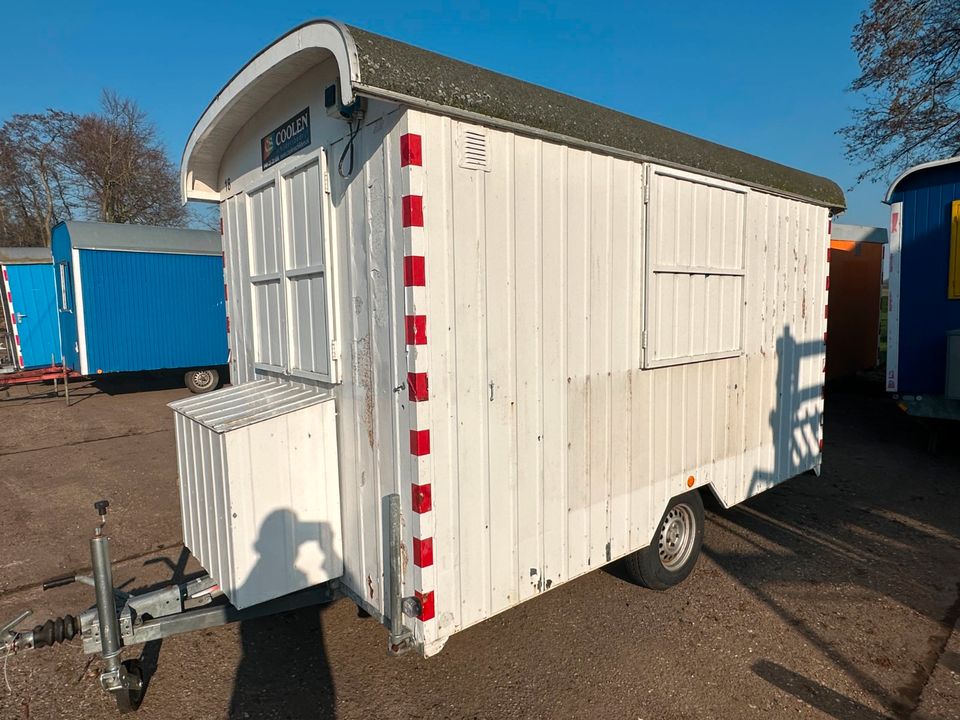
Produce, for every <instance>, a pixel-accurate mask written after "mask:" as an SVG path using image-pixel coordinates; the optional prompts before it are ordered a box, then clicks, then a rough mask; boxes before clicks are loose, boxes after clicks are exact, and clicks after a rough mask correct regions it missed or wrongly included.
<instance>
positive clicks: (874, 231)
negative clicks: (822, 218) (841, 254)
mask: <svg viewBox="0 0 960 720" xmlns="http://www.w3.org/2000/svg"><path fill="white" fill-rule="evenodd" d="M830 237H831V239H833V240H850V241H852V242H870V243H880V244H883V243H886V242H887V229H886V228H881V227H871V226H870V225H841V224H840V223H833V228H832V231H831V233H830Z"/></svg>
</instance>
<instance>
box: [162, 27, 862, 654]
mask: <svg viewBox="0 0 960 720" xmlns="http://www.w3.org/2000/svg"><path fill="white" fill-rule="evenodd" d="M181 173H182V182H183V193H184V199H185V200H200V201H208V202H216V203H219V204H220V207H221V212H222V217H223V233H224V239H225V248H226V265H227V283H228V286H229V293H228V295H229V313H230V328H231V334H230V337H231V374H232V380H233V383H234V384H235V385H238V386H239V388H232V389H228V390H224V391H221V393H222V396H223V398H224V401H223V406H222V407H223V408H226V409H227V411H226V417H224V416H222V413H221V415H217V413H216V408H214V421H213V422H212V423H211V422H210V421H208V420H207V419H205V417H204V412H209V411H210V408H211V407H213V406H215V405H216V400H217V397H218V394H213V395H208V396H206V397H203V398H197V399H188V400H185V401H181V402H179V403H176V404H174V406H173V407H174V409H175V410H176V411H177V413H178V415H179V417H180V419H179V420H178V441H179V452H180V453H181V483H182V487H183V488H184V492H183V518H184V532H185V536H186V543H187V545H188V547H189V548H190V549H191V551H192V552H193V553H194V554H195V555H196V556H197V557H198V558H199V559H200V561H201V562H202V563H203V565H204V567H206V568H208V569H210V570H211V571H212V570H213V569H214V568H222V570H221V571H220V572H218V573H216V574H215V575H214V579H215V580H217V581H218V582H219V583H220V584H221V586H222V588H223V590H224V591H225V592H226V594H227V596H228V597H230V598H231V600H233V601H234V602H235V603H237V604H242V602H243V598H244V597H246V596H249V597H255V598H257V599H258V600H263V599H268V598H269V597H274V596H279V595H283V594H285V593H289V592H291V591H293V590H296V589H298V588H300V587H304V586H308V585H310V584H314V583H317V582H322V581H325V580H335V579H336V580H338V581H339V587H340V588H341V589H342V590H343V591H344V592H346V593H347V594H348V595H350V596H351V597H352V598H353V599H354V600H355V601H356V602H357V603H358V604H359V605H360V606H361V607H362V608H363V609H365V610H366V611H367V612H369V613H371V614H372V615H374V616H375V617H377V618H380V619H381V620H383V621H385V622H386V621H387V620H388V619H392V620H393V626H392V629H393V630H394V638H393V640H394V644H395V645H397V644H401V643H402V642H404V641H406V642H408V643H409V644H411V645H413V646H415V647H416V648H417V649H419V650H420V652H422V653H423V654H424V655H431V654H434V653H436V652H438V651H439V650H440V648H441V647H442V646H443V644H444V642H445V641H446V640H447V638H449V637H450V636H451V635H452V634H454V633H456V632H458V631H460V630H462V629H464V628H466V627H468V626H470V625H472V624H474V623H477V622H479V621H481V620H483V619H485V618H488V617H490V616H492V615H494V614H496V613H498V612H502V611H503V610H506V609H508V608H510V607H512V606H514V605H516V604H518V603H520V602H522V601H524V600H527V599H530V598H534V597H536V596H537V595H538V594H540V593H542V592H545V591H546V590H548V589H550V588H552V587H556V586H557V585H560V584H562V583H564V582H567V581H568V580H571V579H572V578H575V577H577V576H578V575H582V574H583V573H586V572H589V571H590V570H593V569H595V568H597V567H600V566H602V565H604V564H606V563H609V562H611V561H614V560H617V559H618V558H623V557H625V556H629V557H630V558H631V560H630V567H631V569H632V572H633V573H634V574H635V575H636V576H637V577H638V579H640V580H642V581H645V582H646V583H647V584H650V585H653V586H656V587H664V586H667V585H670V584H672V583H673V582H676V581H677V580H678V579H680V578H682V577H684V576H685V575H686V574H687V573H688V572H689V571H690V568H691V567H692V564H693V561H695V559H696V555H697V552H698V550H699V542H700V539H701V536H702V505H701V504H700V501H699V496H698V495H697V493H698V492H702V491H704V490H705V489H707V488H709V489H710V491H711V492H712V493H713V494H715V495H716V496H717V497H718V498H719V500H720V501H721V502H722V503H723V504H724V505H725V506H730V505H733V504H735V503H738V502H741V501H742V500H744V499H746V498H749V497H751V496H752V495H755V494H756V493H758V492H760V491H762V490H765V489H767V488H769V487H771V486H773V485H775V484H776V483H778V482H781V481H783V480H786V479H788V478H790V477H793V476H795V475H797V474H799V473H802V472H804V471H807V470H811V469H819V464H820V451H821V446H822V427H821V425H822V422H821V421H822V412H823V400H822V394H821V388H822V385H823V377H824V376H823V370H824V347H825V341H826V304H827V291H826V288H827V272H828V265H827V262H828V252H827V250H828V247H829V239H830V236H829V230H828V225H829V221H830V217H831V214H832V213H834V212H836V211H838V210H840V209H842V208H843V206H844V198H843V194H842V192H841V191H840V189H839V188H838V187H837V186H836V185H835V184H834V183H832V182H830V181H828V180H825V179H822V178H818V177H815V176H812V175H808V174H806V173H802V172H800V171H797V170H792V169H789V168H786V167H783V166H781V165H777V164H774V163H771V162H768V161H766V160H762V159H760V158H756V157H753V156H750V155H746V154H744V153H741V152H738V151H735V150H731V149H728V148H724V147H721V146H719V145H715V144H712V143H709V142H706V141H703V140H699V139H697V138H693V137H691V136H688V135H684V134H681V133H678V132H675V131H672V130H669V129H666V128H663V127H660V126H657V125H653V124H650V123H647V122H645V121H642V120H638V119H636V118H632V117H629V116H626V115H623V114H620V113H617V112H614V111H612V110H607V109H604V108H601V107H598V106H595V105H592V104H589V103H586V102H583V101H580V100H577V99H574V98H572V97H569V96H565V95H561V94H559V93H554V92H552V91H549V90H546V89H543V88H540V87H536V86H533V85H529V84H527V83H523V82H521V81H518V80H514V79H511V78H507V77H504V76H501V75H498V74H495V73H492V72H488V71H485V70H482V69H479V68H476V67H473V66H470V65H466V64H463V63H460V62H458V61H455V60H451V59H449V58H445V57H441V56H438V55H435V54H433V53H430V52H427V51H424V50H420V49H418V48H414V47H411V46H409V45H405V44H403V43H400V42H396V41H394V40H390V39H387V38H384V37H381V36H378V35H374V34H371V33H368V32H365V31H362V30H358V29H354V28H348V27H346V26H344V25H341V24H339V23H336V22H331V21H315V22H310V23H307V24H305V25H302V26H300V27H298V28H296V29H294V30H292V31H291V32H290V33H288V34H287V35H285V36H283V37H281V38H280V39H279V40H277V41H276V42H275V43H273V44H272V45H270V46H269V47H268V48H266V49H265V50H263V51H262V52H261V53H259V54H258V55H257V56H256V57H255V58H254V59H252V60H251V61H250V62H249V63H248V64H247V65H246V66H244V67H243V68H242V69H241V70H240V71H239V72H238V73H237V74H236V75H235V76H234V77H233V78H232V79H231V80H230V81H229V82H228V83H227V85H226V86H225V87H224V88H223V89H222V90H221V91H220V92H219V93H218V94H217V96H216V97H215V99H214V100H213V102H212V103H211V104H210V106H209V107H208V108H207V110H206V111H205V112H204V113H203V115H202V117H201V118H200V120H199V121H198V123H197V125H196V127H195V128H194V130H193V132H192V134H191V136H190V139H189V141H188V143H187V146H186V149H185V151H184V156H183V165H182V169H181ZM265 381H270V382H265ZM291 386H294V387H295V388H297V389H298V390H299V391H300V392H299V394H298V397H299V396H300V395H302V394H303V393H314V394H315V395H316V402H314V403H312V404H310V403H304V402H303V401H302V399H301V400H299V401H298V402H297V403H295V404H294V405H293V406H292V408H293V409H294V410H295V411H296V412H295V414H294V415H293V416H291V417H293V418H302V417H306V416H309V415H310V413H318V418H320V419H319V420H316V421H313V422H314V424H316V425H317V427H326V425H324V423H323V422H322V420H323V418H332V417H333V411H332V409H330V408H333V407H335V416H336V423H335V424H336V427H335V429H332V428H331V429H329V430H327V431H325V432H324V434H323V435H322V437H319V438H314V437H312V436H311V435H309V434H304V433H303V432H301V430H302V427H303V425H302V423H301V422H300V421H295V420H293V419H292V420H291V421H290V422H289V423H287V424H286V425H285V426H284V425H282V424H280V425H277V428H279V429H276V430H275V431H272V432H271V433H270V434H269V438H268V437H266V436H264V434H263V433H261V434H260V435H259V436H258V438H259V439H258V440H257V441H256V442H255V443H253V442H251V443H250V444H249V446H248V447H244V448H238V449H236V452H237V453H239V454H241V455H242V454H244V453H246V454H247V455H248V456H249V458H251V460H250V463H251V464H252V465H256V466H258V467H259V468H260V470H259V471H258V472H257V473H255V474H253V475H247V476H244V478H243V480H242V482H233V481H231V480H230V479H229V478H228V477H225V476H224V473H229V472H233V467H234V465H233V464H232V463H233V462H234V461H231V465H230V466H229V468H227V466H225V465H223V464H219V463H220V460H219V456H217V455H216V454H215V453H214V455H211V456H210V462H207V463H204V462H186V463H185V462H184V458H185V457H189V456H191V454H195V453H196V452H197V450H198V447H199V446H198V445H197V443H200V442H206V440H203V441H201V440H200V439H198V438H200V437H201V436H204V437H206V434H208V433H209V431H210V429H211V427H212V426H213V425H214V424H217V423H219V424H220V425H221V426H222V425H223V424H224V423H230V422H234V423H237V424H238V425H243V424H244V423H246V422H247V421H248V420H249V415H244V413H243V412H240V413H239V414H237V415H235V416H234V415H231V414H230V411H229V408H230V407H231V403H232V402H234V400H233V399H234V398H235V396H236V395H238V394H239V395H244V394H245V393H246V394H248V395H249V394H256V398H257V400H256V402H255V403H254V404H250V403H247V404H246V405H245V406H244V407H246V408H247V412H248V413H254V414H255V413H257V412H259V409H258V407H259V406H260V405H263V404H270V403H272V402H273V397H274V395H275V396H276V398H277V401H276V407H277V412H276V413H272V414H271V417H275V416H281V417H282V416H283V412H284V410H283V407H282V405H283V398H285V397H289V396H290V394H291ZM244 388H248V389H247V390H245V389H244ZM328 409H329V412H328ZM319 414H322V416H321V415H319ZM285 433H288V434H285ZM332 433H335V437H336V442H335V443H334V442H333V441H332V440H331V438H332V437H333V435H332ZM312 443H315V444H312ZM320 447H322V448H324V449H325V450H324V452H326V453H329V455H325V456H324V457H323V458H315V455H316V453H317V448H320ZM201 449H202V448H201ZM208 452H209V451H208ZM307 457H314V460H312V461H310V462H306V461H305V458H307ZM270 467H275V472H272V471H271V470H270V469H269V468H270ZM243 472H248V468H247V467H246V466H245V467H244V470H243ZM227 487H229V492H227V491H225V488H227ZM392 496H398V498H399V514H398V516H397V517H396V518H395V520H397V522H398V523H399V524H398V526H397V532H398V533H399V535H398V536H397V538H396V540H397V543H396V544H395V545H391V542H390V521H389V512H388V508H389V502H390V498H391V497H392ZM213 498H216V501H214V500H213ZM331 498H335V499H336V501H333V500H332V499H331ZM678 498H679V501H678V500H677V499H678ZM668 509H669V512H668ZM638 551H639V552H638ZM391 561H393V565H394V570H392V569H391ZM263 566H266V567H270V568H271V571H270V572H269V573H267V574H266V575H264V576H262V577H261V576H260V575H258V573H257V572H256V568H257V567H263ZM328 568H334V569H336V572H335V573H334V572H327V569H328ZM341 568H342V574H340V570H341ZM397 569H398V571H397ZM284 572H285V573H286V574H284ZM278 578H282V579H278ZM261 585H263V586H262V587H261ZM391 591H392V592H393V597H391ZM401 598H402V599H403V603H402V606H403V608H404V610H405V611H406V613H405V614H403V615H402V616H401V613H400V610H399V607H400V602H401Z"/></svg>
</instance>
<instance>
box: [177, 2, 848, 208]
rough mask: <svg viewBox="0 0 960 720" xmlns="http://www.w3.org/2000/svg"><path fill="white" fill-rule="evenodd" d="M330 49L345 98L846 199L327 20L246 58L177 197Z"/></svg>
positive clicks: (681, 136) (798, 176)
mask: <svg viewBox="0 0 960 720" xmlns="http://www.w3.org/2000/svg"><path fill="white" fill-rule="evenodd" d="M331 56H332V57H333V58H334V59H335V60H336V63H337V66H338V70H339V75H340V84H341V88H340V93H341V96H342V99H343V102H344V104H350V103H351V102H352V101H353V100H354V98H355V96H356V95H365V96H371V97H381V98H386V99H393V100H396V101H398V102H403V103H406V104H408V105H411V106H415V107H422V108H425V109H429V110H434V111H436V112H441V113H443V114H449V115H454V116H459V117H464V118H465V119H472V120H475V121H478V122H481V123H487V124H493V125H498V126H503V127H506V128H508V129H512V130H514V131H516V132H521V133H524V132H525V133H529V134H533V135H541V136H545V137H548V138H552V139H556V140H558V141H561V142H565V143H568V144H571V145H575V146H583V147H588V148H596V149H598V150H601V151H606V152H611V153H613V154H617V155H622V156H626V157H631V158H636V159H641V160H651V161H656V162H659V163H663V164H666V165H670V166H674V167H679V168H684V169H689V170H694V171H697V172H700V173H704V174H707V175H712V176H715V177H720V178H725V179H729V180H734V181H737V182H740V183H743V184H746V185H750V186H753V187H757V188H760V189H764V190H770V191H773V192H775V193H777V194H782V195H788V196H791V197H795V198H799V199H802V200H806V201H809V202H813V203H815V204H817V205H822V206H825V207H829V208H830V209H831V210H834V211H840V210H843V209H844V208H845V207H846V201H845V199H844V196H843V191H842V190H841V189H840V187H839V186H838V185H837V184H836V183H835V182H833V181H832V180H828V179H827V178H823V177H819V176H816V175H811V174H809V173H806V172H803V171H801V170H796V169H793V168H790V167H787V166H785V165H780V164H778V163H775V162H772V161H770V160H765V159H763V158H759V157H756V156H754V155H750V154H748V153H745V152H741V151H739V150H734V149H732V148H729V147H725V146H723V145H719V144H717V143H713V142H710V141H708V140H702V139H700V138H697V137H694V136H693V135H688V134H686V133H682V132H678V131H676V130H671V129H670V128H667V127H664V126H662V125H657V124H655V123H651V122H648V121H646V120H641V119H639V118H636V117H633V116H631V115H627V114H625V113H621V112H618V111H616V110H611V109H608V108H604V107H601V106H599V105H595V104H593V103H589V102H586V101H585V100H580V99H577V98H575V97H572V96H570V95H565V94H563V93H559V92H555V91H553V90H548V89H547V88H544V87H540V86H538V85H533V84H531V83H527V82H524V81H522V80H517V79H515V78H512V77H508V76H506V75H501V74H499V73H495V72H492V71H490V70H484V69H483V68H479V67H476V66H475V65H470V64H468V63H464V62H461V61H459V60H454V59H452V58H449V57H445V56H443V55H438V54H437V53H433V52H430V51H428V50H422V49H420V48H417V47H414V46H412V45H408V44H406V43H402V42H399V41H397V40H392V39H390V38H387V37H383V36H382V35H377V34H374V33H371V32H367V31H366V30H361V29H359V28H354V27H348V26H346V25H343V24H341V23H339V22H336V21H332V20H314V21H311V22H308V23H305V24H303V25H300V26H299V27H297V28H294V29H293V30H291V31H290V32H288V33H287V34H286V35H284V36H282V37H281V38H279V39H278V40H276V41H275V42H274V43H273V44H272V45H270V46H268V47H267V48H265V49H264V50H263V51H261V52H260V53H259V54H258V55H256V56H255V57H254V58H253V59H252V60H250V62H248V63H247V64H246V65H245V66H244V67H243V68H242V69H241V70H240V71H239V72H238V73H237V74H236V75H234V76H233V78H231V80H230V81H229V82H228V83H227V84H226V85H225V86H224V87H223V89H222V90H221V91H220V92H219V93H218V94H217V96H216V97H215V98H214V99H213V101H212V102H211V103H210V105H209V106H208V107H207V109H206V111H205V112H204V113H203V115H202V116H201V118H200V120H199V121H197V124H196V126H194V128H193V131H192V133H191V134H190V138H189V140H188V141H187V145H186V147H185V148H184V152H183V160H182V164H181V170H180V173H181V188H182V193H183V199H184V201H187V200H208V201H219V200H220V195H219V192H218V191H217V186H218V173H219V168H220V160H221V158H222V157H223V153H224V151H225V150H226V148H227V145H228V144H229V143H230V141H231V140H232V139H233V137H234V136H235V135H236V133H237V132H238V131H239V130H240V128H241V127H243V125H244V124H245V123H246V122H247V121H248V120H249V119H250V117H252V115H253V114H254V113H255V112H256V111H257V110H259V109H260V107H262V106H263V105H264V104H265V103H266V102H267V101H268V100H269V99H270V98H271V97H272V96H273V95H274V94H276V92H277V90H278V89H279V87H282V86H283V85H286V84H287V83H289V82H291V81H292V80H293V79H295V78H296V77H298V76H299V75H301V74H302V73H303V72H305V71H306V70H307V69H308V68H310V67H312V66H313V65H316V64H318V63H320V62H323V61H324V60H326V59H328V58H330V57H331Z"/></svg>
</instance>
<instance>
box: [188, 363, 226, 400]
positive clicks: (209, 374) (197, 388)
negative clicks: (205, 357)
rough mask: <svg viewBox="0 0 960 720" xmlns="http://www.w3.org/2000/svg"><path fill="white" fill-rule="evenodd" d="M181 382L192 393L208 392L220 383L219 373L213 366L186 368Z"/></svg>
mask: <svg viewBox="0 0 960 720" xmlns="http://www.w3.org/2000/svg"><path fill="white" fill-rule="evenodd" d="M183 382H184V384H185V385H186V386H187V389H189V390H190V392H192V393H196V394H200V393H205V392H210V391H211V390H213V389H215V388H216V387H217V385H219V384H220V373H219V372H217V371H216V369H215V368H201V369H199V370H188V371H187V372H186V373H185V374H184V376H183Z"/></svg>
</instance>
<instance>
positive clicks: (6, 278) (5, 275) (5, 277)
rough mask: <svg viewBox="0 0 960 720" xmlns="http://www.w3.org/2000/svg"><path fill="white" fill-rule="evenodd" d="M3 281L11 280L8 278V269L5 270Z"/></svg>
mask: <svg viewBox="0 0 960 720" xmlns="http://www.w3.org/2000/svg"><path fill="white" fill-rule="evenodd" d="M3 279H4V280H9V279H10V278H9V277H7V269H6V268H4V269H3Z"/></svg>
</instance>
